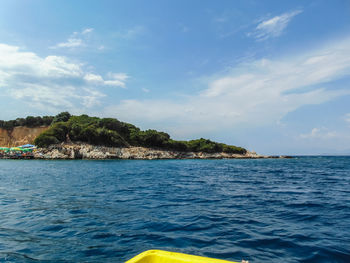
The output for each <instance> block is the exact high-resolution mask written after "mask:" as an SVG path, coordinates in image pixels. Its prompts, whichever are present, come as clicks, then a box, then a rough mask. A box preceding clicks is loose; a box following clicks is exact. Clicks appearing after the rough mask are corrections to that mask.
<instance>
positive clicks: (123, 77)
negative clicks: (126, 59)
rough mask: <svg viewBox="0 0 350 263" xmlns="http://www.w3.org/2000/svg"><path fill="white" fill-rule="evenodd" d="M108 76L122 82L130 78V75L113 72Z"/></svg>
mask: <svg viewBox="0 0 350 263" xmlns="http://www.w3.org/2000/svg"><path fill="white" fill-rule="evenodd" d="M107 76H108V77H109V78H111V79H117V80H120V81H126V80H127V79H128V78H130V77H129V76H128V74H126V73H112V72H109V73H108V75H107Z"/></svg>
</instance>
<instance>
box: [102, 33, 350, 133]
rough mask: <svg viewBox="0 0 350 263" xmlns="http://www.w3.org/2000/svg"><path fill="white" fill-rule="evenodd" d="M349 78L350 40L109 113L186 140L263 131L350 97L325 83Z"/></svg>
mask: <svg viewBox="0 0 350 263" xmlns="http://www.w3.org/2000/svg"><path fill="white" fill-rule="evenodd" d="M345 75H350V39H345V40H339V41H336V42H334V43H333V44H328V45H327V46H326V47H324V48H318V49H314V50H310V51H309V52H306V53H303V54H294V55H293V56H291V57H288V58H281V59H275V60H268V59H261V60H256V61H252V62H247V63H243V64H242V65H240V66H237V67H236V68H234V69H233V70H232V72H231V73H225V74H222V73H221V74H220V73H219V74H217V75H215V76H211V77H208V78H209V79H210V80H209V81H207V85H208V87H207V88H206V89H204V90H202V91H201V92H200V93H199V94H197V95H192V94H187V95H186V94H184V96H183V97H182V98H178V99H176V98H169V99H164V100H159V99H158V100H125V101H122V102H121V103H120V104H119V105H116V106H112V107H109V108H107V109H106V111H107V112H108V113H109V114H113V113H114V112H118V116H119V117H120V118H124V119H125V120H128V121H134V122H136V123H141V124H146V125H147V123H148V125H149V124H152V125H154V123H157V122H158V123H162V125H163V126H164V127H168V128H169V131H170V132H172V134H174V135H177V136H186V137H188V136H194V135H198V134H196V132H198V133H202V134H203V133H204V132H214V131H215V132H218V131H220V130H224V129H229V130H232V129H233V130H234V129H237V127H241V128H248V127H252V126H255V127H259V126H264V125H271V124H276V123H278V122H279V121H280V120H281V119H282V118H283V117H284V116H285V115H286V114H287V113H289V112H293V111H295V110H296V109H298V108H300V107H302V106H304V105H311V104H321V103H324V102H326V101H329V100H332V99H334V98H337V97H339V96H344V95H349V94H350V89H349V88H346V87H344V88H343V89H334V88H326V86H327V85H325V86H323V85H322V84H323V83H326V82H329V81H333V80H337V79H340V78H342V77H343V76H345ZM189 127H193V129H190V128H189Z"/></svg>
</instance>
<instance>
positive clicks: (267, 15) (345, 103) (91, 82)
mask: <svg viewBox="0 0 350 263" xmlns="http://www.w3.org/2000/svg"><path fill="white" fill-rule="evenodd" d="M61 111H69V112H71V113H72V114H82V113H87V114H89V115H94V116H99V117H116V118H118V119H120V120H122V121H126V122H130V123H133V124H135V125H137V126H139V127H141V128H143V129H148V128H155V129H159V130H163V131H166V132H168V133H170V135H171V136H172V137H173V138H175V139H193V138H199V137H204V138H210V139H212V140H216V141H221V142H225V143H228V144H235V145H239V146H243V147H246V148H248V149H250V150H255V151H257V152H259V153H263V154H344V153H347V154H350V1H347V0H332V1H329V0H328V1H322V0H315V1H312V0H310V1H297V0H296V1H279V0H276V1H267V0H266V1H257V0H255V1H253V0H244V1H231V0H227V1H226V0H220V1H211V0H208V1H205V0H191V1H188V0H177V1H170V0H148V1H141V0H139V1H134V0H130V1H117V0H111V1H107V0H100V1H92V0H91V1H90V0H89V1H86V0H81V1H78V0H76V1H62V0H50V1H46V0H22V1H21V0H2V1H1V2H0V119H4V120H8V119H15V118H17V117H25V116H28V115H35V116H37V115H55V114H57V113H59V112H61Z"/></svg>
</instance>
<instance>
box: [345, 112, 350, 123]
mask: <svg viewBox="0 0 350 263" xmlns="http://www.w3.org/2000/svg"><path fill="white" fill-rule="evenodd" d="M344 120H345V121H346V122H347V123H349V124H350V113H347V114H345V116H344Z"/></svg>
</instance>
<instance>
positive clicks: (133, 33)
mask: <svg viewBox="0 0 350 263" xmlns="http://www.w3.org/2000/svg"><path fill="white" fill-rule="evenodd" d="M145 32H146V28H145V27H144V26H134V27H131V28H129V29H126V30H122V31H117V32H114V34H113V35H114V36H115V37H117V38H123V39H133V38H136V37H138V36H140V35H143V34H144V33H145Z"/></svg>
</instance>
